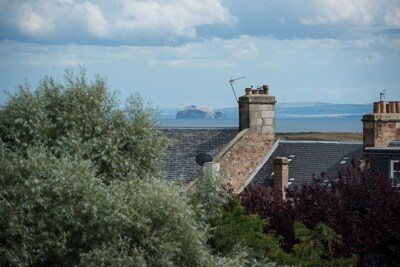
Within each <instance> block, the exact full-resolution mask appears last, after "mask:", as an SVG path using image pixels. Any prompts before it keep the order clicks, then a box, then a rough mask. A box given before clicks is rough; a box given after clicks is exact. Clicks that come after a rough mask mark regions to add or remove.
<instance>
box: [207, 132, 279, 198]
mask: <svg viewBox="0 0 400 267" xmlns="http://www.w3.org/2000/svg"><path fill="white" fill-rule="evenodd" d="M273 143H274V136H273V134H267V133H257V132H253V131H251V130H250V129H245V130H243V131H241V132H240V133H239V134H238V135H237V136H236V137H235V138H234V139H233V140H232V142H231V143H229V144H228V146H227V147H226V148H225V149H224V150H223V151H221V153H220V154H219V155H218V156H217V157H216V158H215V159H214V162H218V163H219V164H220V170H221V172H222V173H223V174H224V175H226V176H227V178H228V183H229V185H230V187H231V188H232V189H233V191H234V192H235V193H237V192H238V190H239V189H240V188H241V187H242V186H243V185H244V184H245V182H246V181H247V178H248V177H249V175H250V174H251V173H252V172H253V171H254V169H255V168H256V167H257V166H258V164H259V162H260V161H261V160H262V159H263V157H264V156H265V154H266V153H267V152H268V151H269V150H270V149H271V147H272V145H273Z"/></svg>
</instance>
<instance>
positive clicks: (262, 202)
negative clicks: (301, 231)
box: [241, 168, 400, 266]
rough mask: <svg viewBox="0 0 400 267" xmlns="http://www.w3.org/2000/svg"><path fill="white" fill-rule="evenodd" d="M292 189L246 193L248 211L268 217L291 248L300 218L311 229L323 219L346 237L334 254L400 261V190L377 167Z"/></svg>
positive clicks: (362, 262)
mask: <svg viewBox="0 0 400 267" xmlns="http://www.w3.org/2000/svg"><path fill="white" fill-rule="evenodd" d="M286 193H287V198H286V199H285V200H283V199H282V198H280V197H278V196H277V195H275V194H276V193H275V192H274V190H272V189H269V188H266V187H261V186H252V187H248V188H246V189H245V191H244V192H243V193H242V194H241V203H242V204H243V206H244V207H245V210H246V212H247V213H258V214H260V216H261V218H264V219H266V218H268V219H269V222H270V224H269V226H266V228H265V231H266V232H269V231H275V232H276V233H277V234H279V235H282V236H283V237H284V243H285V245H284V246H285V249H286V250H290V248H291V247H292V246H293V245H294V244H295V243H296V238H295V233H294V232H293V229H292V228H291V227H290V226H291V225H292V224H293V223H294V222H295V221H300V222H303V223H304V224H305V225H306V226H307V227H308V228H314V227H315V226H316V225H317V224H318V222H323V223H325V224H326V225H328V226H329V227H331V228H332V229H333V230H335V232H337V233H338V234H339V235H341V236H342V238H343V240H342V241H343V242H335V243H334V244H333V254H334V255H336V256H347V257H349V256H351V255H352V254H357V255H358V257H359V265H360V266H367V265H371V264H372V265H373V264H375V265H377V266H399V265H400V256H399V255H400V254H399V253H398V252H399V251H400V227H399V224H398V222H399V221H400V194H399V192H397V191H396V189H395V188H393V187H392V186H391V183H390V181H389V180H388V179H386V178H385V177H383V176H382V175H381V174H379V173H377V172H376V171H374V168H371V169H370V170H367V171H365V172H363V173H359V172H351V171H349V172H348V173H347V174H346V175H345V176H344V178H342V179H341V180H339V181H337V182H335V183H333V185H332V187H326V186H323V185H320V184H313V185H303V186H301V187H299V188H292V189H288V190H287V192H286Z"/></svg>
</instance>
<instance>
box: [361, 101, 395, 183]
mask: <svg viewBox="0 0 400 267" xmlns="http://www.w3.org/2000/svg"><path fill="white" fill-rule="evenodd" d="M363 140H364V141H363V143H364V155H366V156H370V157H372V158H373V160H375V161H376V167H377V168H378V169H379V170H380V171H381V172H382V173H384V175H385V176H386V177H389V178H390V179H393V183H394V185H395V186H396V187H400V141H399V140H400V102H389V103H388V104H386V103H385V102H383V101H380V102H375V103H374V112H373V113H372V114H366V115H364V116H363Z"/></svg>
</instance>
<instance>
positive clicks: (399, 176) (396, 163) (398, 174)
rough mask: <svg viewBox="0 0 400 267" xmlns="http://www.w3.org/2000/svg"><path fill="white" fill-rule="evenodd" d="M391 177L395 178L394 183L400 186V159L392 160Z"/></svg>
mask: <svg viewBox="0 0 400 267" xmlns="http://www.w3.org/2000/svg"><path fill="white" fill-rule="evenodd" d="M390 177H391V178H392V179H393V182H394V185H395V186H396V187H400V160H391V161H390Z"/></svg>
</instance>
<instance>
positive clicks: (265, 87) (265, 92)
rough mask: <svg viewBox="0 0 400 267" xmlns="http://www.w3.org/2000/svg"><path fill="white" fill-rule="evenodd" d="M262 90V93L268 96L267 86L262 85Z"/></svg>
mask: <svg viewBox="0 0 400 267" xmlns="http://www.w3.org/2000/svg"><path fill="white" fill-rule="evenodd" d="M262 89H263V91H264V95H268V94H269V87H268V85H266V84H264V85H263V86H262Z"/></svg>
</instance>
